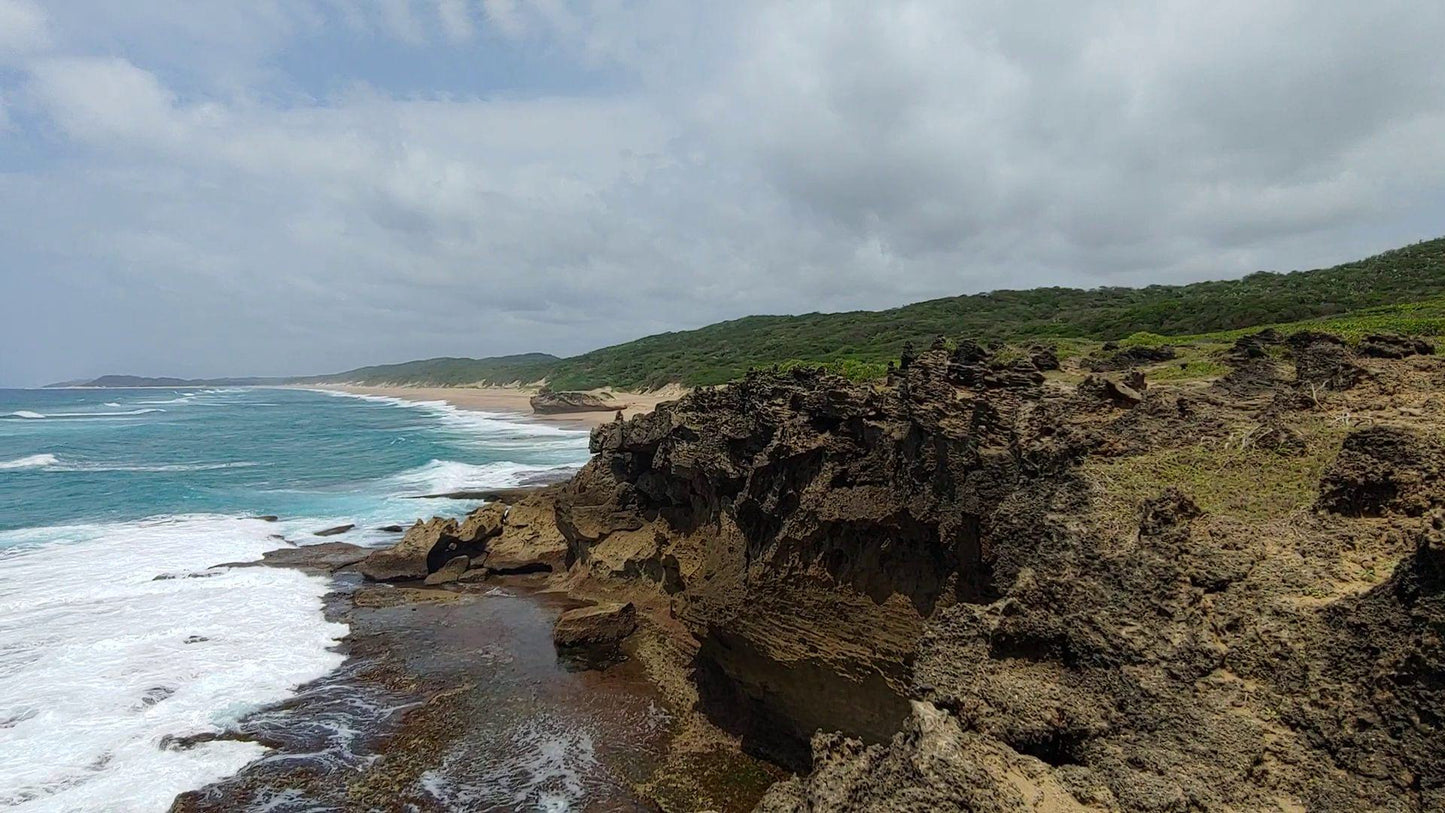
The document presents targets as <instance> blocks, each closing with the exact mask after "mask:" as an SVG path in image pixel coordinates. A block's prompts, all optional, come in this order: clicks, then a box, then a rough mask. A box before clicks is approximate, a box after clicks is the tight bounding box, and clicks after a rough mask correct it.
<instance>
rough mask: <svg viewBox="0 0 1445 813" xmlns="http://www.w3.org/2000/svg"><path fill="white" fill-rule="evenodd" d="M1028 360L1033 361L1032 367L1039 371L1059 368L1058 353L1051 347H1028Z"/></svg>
mask: <svg viewBox="0 0 1445 813" xmlns="http://www.w3.org/2000/svg"><path fill="white" fill-rule="evenodd" d="M1029 361H1031V362H1033V365H1034V369H1036V370H1039V371H1041V372H1047V371H1049V370H1057V369H1059V354H1058V353H1057V352H1055V350H1054V348H1052V347H1043V346H1041V345H1035V346H1034V347H1030V348H1029Z"/></svg>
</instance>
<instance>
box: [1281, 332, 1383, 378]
mask: <svg viewBox="0 0 1445 813" xmlns="http://www.w3.org/2000/svg"><path fill="white" fill-rule="evenodd" d="M1287 341H1288V343H1289V346H1290V350H1291V353H1292V355H1293V356H1294V364H1295V380H1296V381H1298V382H1299V383H1300V384H1301V385H1304V386H1313V387H1316V388H1322V389H1325V390H1347V389H1350V388H1351V387H1353V386H1355V385H1356V384H1358V383H1359V382H1360V380H1361V379H1362V378H1364V376H1365V371H1364V370H1363V369H1361V368H1360V367H1359V366H1358V365H1356V364H1355V363H1354V361H1353V360H1352V359H1351V357H1350V351H1349V348H1348V347H1346V346H1345V343H1344V340H1342V339H1341V338H1340V337H1338V336H1334V335H1331V334H1329V333H1318V332H1314V331H1302V332H1300V333H1296V334H1294V335H1292V336H1290V337H1289V339H1288V340H1287Z"/></svg>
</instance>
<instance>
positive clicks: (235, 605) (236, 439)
mask: <svg viewBox="0 0 1445 813" xmlns="http://www.w3.org/2000/svg"><path fill="white" fill-rule="evenodd" d="M586 454H587V439H586V435H585V433H583V432H579V431H574V430H569V429H563V428H558V427H553V426H545V425H537V424H531V423H528V422H525V421H523V420H520V419H510V418H508V417H507V416H502V415H487V414H482V413H467V412H461V411H458V410H455V409H452V408H451V407H449V406H447V405H445V404H441V403H430V404H412V403H407V402H400V401H393V400H391V399H377V398H359V397H339V396H338V395H337V394H327V393H320V392H309V391H302V390H284V389H215V390H197V389H177V390H156V389H145V390H43V391H30V390H24V391H16V390H0V807H6V808H13V809H16V810H21V811H70V810H117V811H131V810H134V811H151V810H165V809H166V808H167V807H168V806H169V805H170V803H171V801H172V799H173V798H174V797H175V795H176V794H177V793H180V792H182V791H186V790H189V789H194V788H198V787H200V786H202V785H205V784H207V783H210V782H213V781H216V780H218V779H221V778H223V777H225V776H228V775H230V774H232V773H234V772H235V771H237V770H239V769H240V768H241V767H242V766H244V765H246V764H247V763H249V762H251V761H253V760H255V759H257V758H259V757H261V756H262V755H263V754H264V753H265V749H264V748H263V747H262V746H261V745H258V744H255V743H250V742H236V741H228V740H217V741H213V742H202V743H201V744H199V745H196V746H194V747H191V748H178V747H174V743H175V742H176V741H177V740H178V739H181V738H187V737H194V736H195V735H197V734H206V733H219V732H222V731H225V730H226V729H227V728H228V727H229V726H232V725H234V724H235V723H236V722H237V721H238V720H240V719H241V718H243V717H244V716H245V715H247V714H249V713H252V712H254V711H255V710H257V709H260V708H262V707H265V706H267V705H269V704H272V703H276V702H278V701H281V700H284V699H286V698H287V697H289V696H291V695H292V693H294V692H295V691H296V690H297V689H298V687H301V686H302V685H303V684H307V683H309V682H311V681H316V680H317V679H319V678H323V677H324V676H326V675H328V674H330V673H332V672H333V671H334V670H336V669H337V668H338V667H339V666H340V665H341V664H342V662H343V660H344V657H343V655H342V654H341V653H340V652H339V651H338V646H337V643H338V641H339V640H340V639H341V638H342V637H344V636H345V635H346V634H347V632H348V630H347V627H346V626H345V625H344V624H341V623H336V622H333V621H328V620H327V619H326V617H325V616H324V615H323V612H322V609H323V597H324V596H325V595H326V594H327V592H328V591H329V589H330V585H329V581H328V580H327V579H324V578H321V577H316V576H309V575H305V574H302V573H300V572H296V571H290V570H280V569H273V568H255V567H223V568H217V567H216V566H217V565H222V564H225V563H234V562H245V561H250V560H255V559H257V558H258V557H259V556H260V555H261V554H262V553H263V552H265V551H267V550H271V549H274V548H276V547H280V546H284V545H286V544H288V542H287V541H286V540H290V541H291V542H294V543H298V544H307V543H312V542H321V541H326V540H324V539H322V538H319V537H316V536H315V535H314V534H315V531H317V530H320V529H323V528H327V527H330V526H333V525H340V524H355V525H356V526H357V528H356V530H355V531H353V532H351V533H350V534H348V535H347V536H346V537H344V539H345V541H348V542H352V543H356V544H364V545H382V544H389V543H390V542H393V541H395V539H396V536H395V535H394V534H391V533H388V532H386V531H384V530H380V529H381V528H382V527H383V526H387V525H393V524H406V523H409V522H410V521H411V520H412V519H414V518H416V517H418V516H424V515H430V514H440V515H457V514H461V513H464V512H465V511H467V510H469V509H471V508H472V507H475V504H474V503H466V502H461V501H454V500H437V499H416V497H418V496H419V495H424V494H436V493H445V492H448V491H455V490H459V489H475V488H489V487H504V486H511V485H517V484H520V483H525V482H527V481H528V480H529V478H533V477H536V476H538V475H546V474H555V473H556V472H557V471H559V470H563V469H566V468H570V467H575V466H577V465H580V464H581V463H582V462H584V461H585V459H586ZM265 516H276V517H278V518H279V519H278V521H267V520H265V519H262V517H265Z"/></svg>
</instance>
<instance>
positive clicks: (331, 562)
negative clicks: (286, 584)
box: [260, 542, 372, 573]
mask: <svg viewBox="0 0 1445 813" xmlns="http://www.w3.org/2000/svg"><path fill="white" fill-rule="evenodd" d="M371 552H372V551H371V549H370V548H363V547H361V546H359V545H352V544H350V543H347V542H323V543H321V544H319V545H300V546H297V547H294V548H281V549H279V550H268V551H266V552H265V553H263V554H261V561H260V564H263V565H268V566H270V567H294V568H298V569H301V570H313V571H320V572H326V573H329V572H333V571H336V570H340V569H341V568H344V567H349V566H351V565H354V564H356V563H357V562H360V561H361V560H362V559H365V558H366V557H367V556H369V555H370V554H371Z"/></svg>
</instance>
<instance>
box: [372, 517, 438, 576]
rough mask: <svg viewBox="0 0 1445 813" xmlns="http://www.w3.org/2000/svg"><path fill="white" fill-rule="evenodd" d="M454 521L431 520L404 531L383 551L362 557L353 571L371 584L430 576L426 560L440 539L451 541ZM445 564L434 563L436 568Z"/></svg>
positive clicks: (434, 518)
mask: <svg viewBox="0 0 1445 813" xmlns="http://www.w3.org/2000/svg"><path fill="white" fill-rule="evenodd" d="M456 534H457V521H456V520H454V519H443V518H441V517H432V518H431V519H430V520H427V521H426V522H423V521H421V520H417V521H416V524H414V525H412V526H411V528H409V529H407V532H406V535H405V536H403V537H402V538H401V541H400V542H397V543H396V544H395V545H392V546H391V547H390V548H387V549H385V550H379V551H376V552H375V553H373V554H371V555H370V556H368V557H366V559H364V560H363V561H362V562H361V564H360V565H358V566H357V570H359V571H361V575H363V576H365V577H366V578H368V579H370V580H371V581H379V582H380V581H402V580H406V579H424V578H426V577H427V574H428V573H431V572H432V569H433V568H431V567H428V559H429V557H430V554H431V552H432V549H434V548H436V547H437V546H439V545H441V544H443V540H444V539H455V538H456ZM442 564H445V560H442V561H440V562H437V563H436V566H437V567H440V566H441V565H442Z"/></svg>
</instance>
